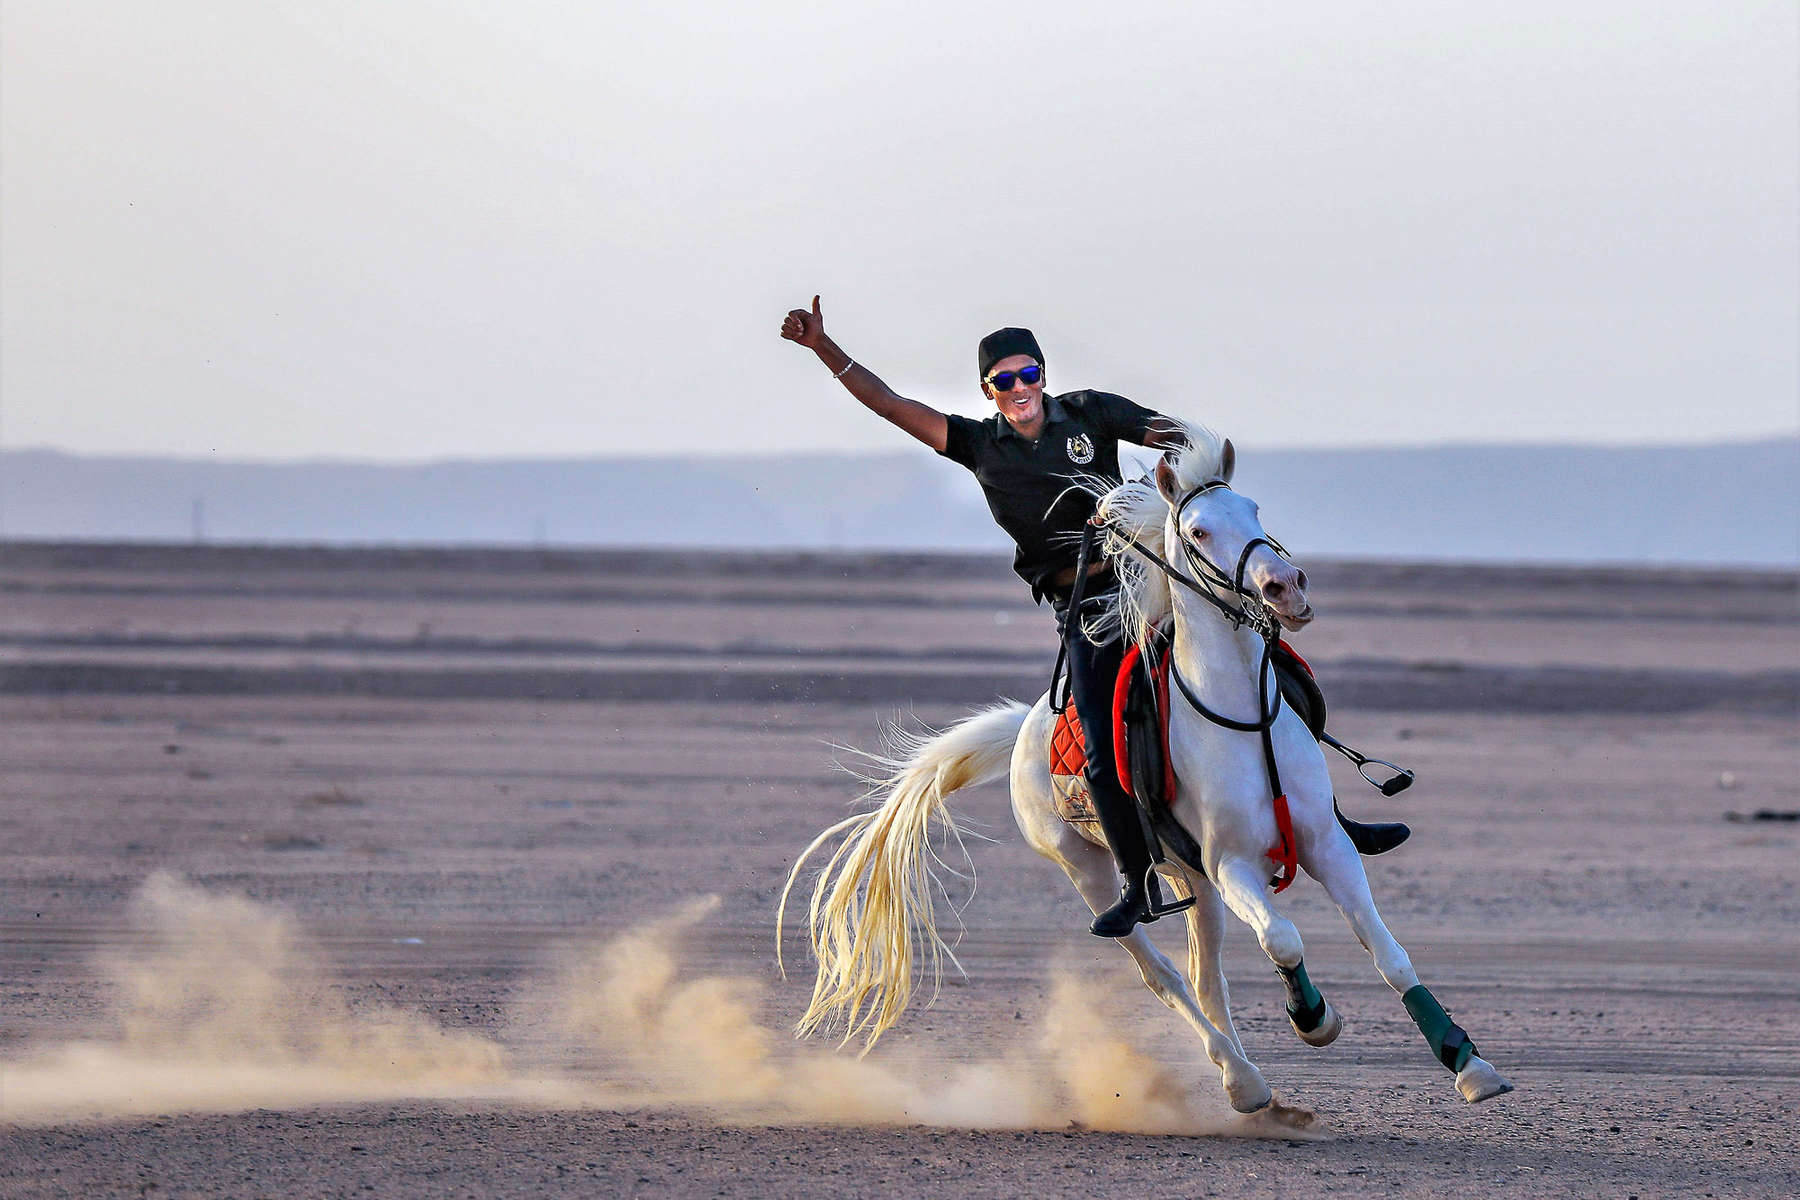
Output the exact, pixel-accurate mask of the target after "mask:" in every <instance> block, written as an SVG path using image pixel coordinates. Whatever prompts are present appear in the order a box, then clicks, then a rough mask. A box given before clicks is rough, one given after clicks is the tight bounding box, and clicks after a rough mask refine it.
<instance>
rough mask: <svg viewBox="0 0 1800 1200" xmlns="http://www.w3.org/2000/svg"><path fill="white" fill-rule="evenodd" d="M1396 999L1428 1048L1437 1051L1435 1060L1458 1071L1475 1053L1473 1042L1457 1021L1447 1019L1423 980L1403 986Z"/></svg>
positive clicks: (1447, 1016)
mask: <svg viewBox="0 0 1800 1200" xmlns="http://www.w3.org/2000/svg"><path fill="white" fill-rule="evenodd" d="M1400 1003H1402V1004H1404V1005H1406V1011H1407V1013H1408V1014H1409V1015H1410V1016H1411V1017H1412V1019H1413V1024H1414V1025H1417V1026H1418V1027H1419V1032H1420V1033H1422V1034H1424V1035H1425V1040H1426V1041H1427V1042H1429V1043H1431V1052H1432V1053H1433V1054H1435V1055H1437V1057H1438V1061H1439V1062H1441V1063H1443V1064H1444V1065H1445V1066H1446V1067H1449V1068H1450V1069H1451V1070H1452V1071H1460V1070H1462V1069H1463V1067H1465V1066H1467V1065H1468V1062H1469V1060H1470V1059H1471V1058H1473V1057H1475V1043H1474V1042H1471V1041H1470V1040H1469V1035H1468V1034H1467V1033H1465V1032H1463V1027H1462V1026H1461V1025H1458V1024H1457V1023H1456V1022H1455V1021H1452V1020H1451V1019H1450V1014H1449V1013H1447V1012H1445V1011H1444V1006H1443V1005H1441V1004H1439V1003H1438V1002H1437V997H1436V996H1433V995H1432V994H1431V991H1430V989H1428V988H1427V987H1426V986H1425V985H1424V984H1422V983H1418V984H1414V985H1413V986H1412V987H1410V988H1408V989H1406V995H1404V996H1402V997H1400Z"/></svg>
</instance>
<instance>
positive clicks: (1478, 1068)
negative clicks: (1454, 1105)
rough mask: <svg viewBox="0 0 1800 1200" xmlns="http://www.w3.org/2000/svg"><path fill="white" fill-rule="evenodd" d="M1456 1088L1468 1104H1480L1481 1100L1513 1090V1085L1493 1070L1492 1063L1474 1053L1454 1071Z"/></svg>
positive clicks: (1490, 1098)
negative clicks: (1460, 1067)
mask: <svg viewBox="0 0 1800 1200" xmlns="http://www.w3.org/2000/svg"><path fill="white" fill-rule="evenodd" d="M1456 1090H1457V1091H1459V1092H1461V1093H1462V1098H1463V1099H1464V1100H1467V1101H1468V1102H1469V1103H1470V1104H1480V1103H1481V1102H1482V1101H1483V1100H1492V1099H1493V1098H1494V1097H1495V1096H1504V1095H1506V1093H1508V1092H1510V1091H1512V1090H1513V1085H1512V1084H1510V1083H1508V1082H1507V1080H1506V1076H1504V1075H1502V1074H1500V1072H1498V1071H1496V1070H1494V1064H1493V1063H1491V1062H1489V1061H1487V1059H1485V1058H1482V1057H1480V1056H1479V1055H1476V1056H1473V1057H1471V1058H1470V1059H1469V1061H1468V1062H1466V1063H1464V1064H1463V1069H1462V1070H1460V1071H1458V1072H1457V1073H1456Z"/></svg>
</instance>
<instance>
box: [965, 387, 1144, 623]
mask: <svg viewBox="0 0 1800 1200" xmlns="http://www.w3.org/2000/svg"><path fill="white" fill-rule="evenodd" d="M1155 419H1156V414H1155V413H1153V412H1151V411H1150V410H1149V409H1147V408H1143V407H1141V406H1139V405H1136V404H1133V403H1132V402H1131V401H1129V400H1127V399H1126V398H1125V397H1123V396H1115V395H1113V394H1112V393H1111V392H1094V391H1081V392H1069V393H1067V394H1066V395H1062V396H1046V397H1045V398H1044V429H1043V432H1042V433H1040V434H1039V435H1038V438H1037V440H1036V441H1032V440H1030V439H1029V438H1026V437H1024V436H1023V435H1021V434H1020V433H1019V432H1018V431H1017V430H1015V429H1014V428H1013V427H1012V426H1011V425H1009V424H1007V421H1006V418H1005V417H1003V416H1001V415H1000V414H999V413H995V414H994V415H993V416H991V417H989V418H988V419H987V420H985V421H972V420H970V419H969V418H968V417H959V416H956V415H954V414H949V415H947V417H946V420H947V421H948V422H949V430H948V434H947V436H946V438H945V441H944V450H943V455H944V457H945V458H948V459H952V460H954V461H956V462H959V463H961V464H962V465H963V466H965V467H967V468H969V470H971V471H973V472H975V478H976V480H977V481H978V482H979V483H980V484H981V490H982V492H983V493H984V494H985V495H986V496H987V502H988V509H989V511H991V512H992V513H993V514H994V520H996V521H998V522H999V523H1000V528H1002V529H1004V530H1006V532H1007V533H1008V534H1010V535H1011V537H1012V540H1013V541H1014V542H1015V543H1017V545H1018V551H1017V553H1015V554H1014V555H1013V570H1015V571H1017V572H1018V573H1019V578H1021V579H1023V580H1024V581H1025V582H1026V583H1029V584H1030V585H1031V596H1032V599H1034V600H1041V599H1042V598H1043V597H1044V596H1045V595H1046V594H1048V593H1049V591H1050V580H1051V577H1053V576H1054V575H1055V574H1056V573H1057V572H1058V571H1061V570H1063V569H1064V568H1066V567H1072V566H1074V565H1075V555H1076V551H1077V550H1078V549H1079V543H1080V540H1081V527H1082V526H1083V525H1084V524H1086V523H1087V519H1088V518H1089V517H1091V516H1093V515H1094V504H1095V498H1094V496H1093V495H1092V494H1090V493H1089V492H1088V491H1087V490H1086V489H1085V488H1082V487H1080V486H1079V485H1078V484H1077V483H1076V479H1077V478H1078V477H1079V476H1083V475H1097V476H1100V477H1102V478H1104V479H1106V480H1108V481H1111V482H1117V481H1118V479H1119V442H1120V440H1121V439H1123V440H1125V441H1128V442H1136V443H1137V444H1139V445H1142V444H1143V442H1144V439H1145V437H1147V436H1148V435H1149V433H1150V422H1152V421H1154V420H1155Z"/></svg>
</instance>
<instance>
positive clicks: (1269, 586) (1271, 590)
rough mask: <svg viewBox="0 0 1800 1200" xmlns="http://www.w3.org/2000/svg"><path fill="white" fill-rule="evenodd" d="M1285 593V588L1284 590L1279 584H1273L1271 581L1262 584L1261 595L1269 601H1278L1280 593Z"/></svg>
mask: <svg viewBox="0 0 1800 1200" xmlns="http://www.w3.org/2000/svg"><path fill="white" fill-rule="evenodd" d="M1285 591H1287V588H1285V587H1283V586H1282V585H1281V584H1279V583H1275V582H1273V581H1271V582H1269V583H1265V584H1263V595H1265V596H1267V597H1268V598H1269V599H1271V600H1277V599H1280V597H1281V593H1283V592H1285Z"/></svg>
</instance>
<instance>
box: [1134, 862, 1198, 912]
mask: <svg viewBox="0 0 1800 1200" xmlns="http://www.w3.org/2000/svg"><path fill="white" fill-rule="evenodd" d="M1192 907H1194V897H1192V896H1188V897H1185V898H1183V899H1180V900H1168V901H1165V900H1164V899H1163V896H1162V877H1161V876H1160V875H1158V874H1157V873H1156V864H1155V863H1151V864H1150V866H1149V867H1148V868H1147V869H1146V870H1145V871H1144V909H1145V911H1146V912H1148V913H1149V914H1150V915H1149V916H1147V917H1145V918H1144V923H1145V924H1148V923H1150V922H1151V921H1155V920H1157V919H1158V918H1161V917H1167V916H1171V915H1173V914H1174V913H1178V912H1186V911H1187V910H1188V909H1190V908H1192Z"/></svg>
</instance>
